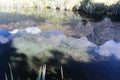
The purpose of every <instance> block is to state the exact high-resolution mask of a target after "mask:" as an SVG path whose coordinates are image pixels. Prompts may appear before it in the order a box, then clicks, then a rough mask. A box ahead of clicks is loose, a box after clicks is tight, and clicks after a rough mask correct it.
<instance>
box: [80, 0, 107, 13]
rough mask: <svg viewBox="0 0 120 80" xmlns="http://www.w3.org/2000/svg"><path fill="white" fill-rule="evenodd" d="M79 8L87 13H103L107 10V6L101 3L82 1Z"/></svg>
mask: <svg viewBox="0 0 120 80" xmlns="http://www.w3.org/2000/svg"><path fill="white" fill-rule="evenodd" d="M81 9H82V10H83V11H85V12H86V13H89V14H104V13H106V11H107V6H105V5H104V4H102V3H92V2H87V3H85V2H82V3H81Z"/></svg>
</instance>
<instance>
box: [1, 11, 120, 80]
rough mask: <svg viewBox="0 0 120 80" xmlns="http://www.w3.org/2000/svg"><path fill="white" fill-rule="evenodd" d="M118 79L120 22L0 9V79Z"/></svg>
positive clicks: (74, 15)
mask: <svg viewBox="0 0 120 80" xmlns="http://www.w3.org/2000/svg"><path fill="white" fill-rule="evenodd" d="M8 63H9V64H11V66H12V72H13V75H14V76H13V77H14V78H15V80H17V79H20V80H28V79H30V80H36V77H37V74H38V71H39V67H40V66H41V65H42V64H46V65H47V73H46V80H61V77H60V66H63V71H64V78H65V80H120V22H119V20H118V17H117V18H111V17H100V18H96V17H95V16H94V17H90V16H88V15H83V14H78V13H73V12H70V11H66V12H65V11H54V10H40V9H1V10H0V80H5V74H7V76H8V78H10V70H9V66H8Z"/></svg>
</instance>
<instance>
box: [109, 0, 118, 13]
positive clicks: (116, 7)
mask: <svg viewBox="0 0 120 80" xmlns="http://www.w3.org/2000/svg"><path fill="white" fill-rule="evenodd" d="M108 10H109V12H111V13H112V14H114V15H120V1H119V2H118V3H117V4H114V5H112V6H110V8H109V9H108Z"/></svg>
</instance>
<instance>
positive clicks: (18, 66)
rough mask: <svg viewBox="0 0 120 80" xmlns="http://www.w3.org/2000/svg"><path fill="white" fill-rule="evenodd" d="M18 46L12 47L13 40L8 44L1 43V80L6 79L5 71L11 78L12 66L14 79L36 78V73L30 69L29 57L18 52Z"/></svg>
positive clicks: (32, 79) (33, 79) (26, 79)
mask: <svg viewBox="0 0 120 80" xmlns="http://www.w3.org/2000/svg"><path fill="white" fill-rule="evenodd" d="M16 50H17V49H16V48H14V47H12V41H10V42H8V43H6V44H0V80H5V73H6V74H7V76H8V79H10V68H9V66H8V63H9V64H11V66H12V72H13V78H14V80H18V78H19V79H20V80H28V78H30V79H31V80H35V77H36V73H35V72H34V71H33V69H32V68H31V70H29V69H30V66H29V64H28V58H27V56H26V55H24V54H22V53H17V52H16Z"/></svg>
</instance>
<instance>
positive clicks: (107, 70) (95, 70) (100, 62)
mask: <svg viewBox="0 0 120 80" xmlns="http://www.w3.org/2000/svg"><path fill="white" fill-rule="evenodd" d="M50 52H51V54H53V56H54V59H49V60H48V61H47V62H46V63H43V64H46V65H47V73H46V80H61V66H62V67H63V73H64V80H119V79H120V76H119V75H120V61H119V60H118V59H116V58H112V57H104V56H100V55H99V54H98V53H95V51H94V49H92V47H88V51H87V53H88V54H89V55H90V56H93V57H95V59H93V60H91V61H90V62H81V61H75V60H73V58H71V57H70V56H69V57H68V58H65V55H64V52H61V51H59V50H50ZM61 60H65V61H66V63H62V62H61Z"/></svg>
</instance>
